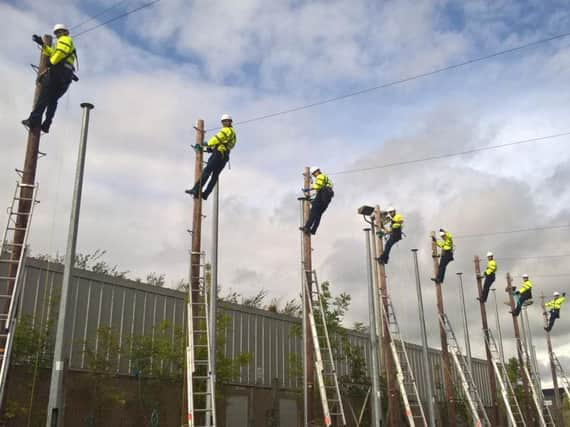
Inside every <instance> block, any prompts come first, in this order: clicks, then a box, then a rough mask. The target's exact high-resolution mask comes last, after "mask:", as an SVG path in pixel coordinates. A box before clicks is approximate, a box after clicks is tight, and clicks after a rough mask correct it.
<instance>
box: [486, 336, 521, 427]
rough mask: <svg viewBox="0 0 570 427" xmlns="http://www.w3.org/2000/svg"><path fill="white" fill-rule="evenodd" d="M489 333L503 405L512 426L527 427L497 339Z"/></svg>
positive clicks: (492, 359) (489, 342)
mask: <svg viewBox="0 0 570 427" xmlns="http://www.w3.org/2000/svg"><path fill="white" fill-rule="evenodd" d="M487 332H488V334H489V339H488V340H487V344H488V346H489V351H490V353H491V363H492V364H493V369H494V371H495V376H496V377H497V381H498V382H499V386H500V387H501V396H502V397H503V403H504V404H505V409H506V411H507V417H508V419H509V421H510V425H511V426H513V427H526V422H525V420H524V416H523V413H522V410H521V407H520V405H519V402H518V400H517V396H516V394H515V390H514V388H513V385H512V383H511V381H510V379H509V375H508V373H507V368H506V367H505V364H504V362H503V360H502V359H501V353H500V352H499V349H498V347H497V343H496V342H495V338H494V337H493V334H492V333H491V331H490V330H489V329H488V330H487Z"/></svg>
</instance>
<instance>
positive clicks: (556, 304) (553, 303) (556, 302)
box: [544, 295, 566, 310]
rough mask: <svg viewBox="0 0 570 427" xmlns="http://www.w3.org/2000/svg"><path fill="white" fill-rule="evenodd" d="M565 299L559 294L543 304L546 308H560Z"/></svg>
mask: <svg viewBox="0 0 570 427" xmlns="http://www.w3.org/2000/svg"><path fill="white" fill-rule="evenodd" d="M565 299H566V298H565V297H563V296H562V295H561V296H559V297H556V298H552V299H551V300H550V301H548V302H547V303H546V304H544V306H545V307H546V308H550V309H553V310H560V308H561V307H562V304H564V300H565Z"/></svg>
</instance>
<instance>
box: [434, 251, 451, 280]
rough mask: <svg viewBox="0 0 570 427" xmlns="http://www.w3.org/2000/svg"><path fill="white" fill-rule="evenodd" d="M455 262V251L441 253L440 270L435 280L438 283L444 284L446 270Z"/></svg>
mask: <svg viewBox="0 0 570 427" xmlns="http://www.w3.org/2000/svg"><path fill="white" fill-rule="evenodd" d="M451 261H453V251H445V250H444V251H441V258H440V259H439V268H438V269H437V277H436V278H435V282H436V283H443V279H444V278H445V269H446V268H447V264H449V263H450V262H451Z"/></svg>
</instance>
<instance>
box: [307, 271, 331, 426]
mask: <svg viewBox="0 0 570 427" xmlns="http://www.w3.org/2000/svg"><path fill="white" fill-rule="evenodd" d="M310 274H311V273H310V272H308V271H305V292H307V295H308V296H309V298H307V300H308V301H309V326H310V328H311V335H312V336H313V337H312V338H313V347H314V350H315V367H316V371H317V372H316V374H317V382H318V385H319V393H320V396H321V405H322V407H323V417H324V420H325V425H326V426H327V427H329V426H331V425H332V423H331V416H330V409H329V404H328V401H327V391H326V387H325V381H324V378H323V368H324V365H323V360H322V357H321V348H320V345H319V337H318V333H317V325H316V322H315V313H314V311H313V300H312V294H311V289H310V288H309V283H308V280H307V279H308V278H309V277H311V276H310Z"/></svg>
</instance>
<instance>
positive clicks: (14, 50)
mask: <svg viewBox="0 0 570 427" xmlns="http://www.w3.org/2000/svg"><path fill="white" fill-rule="evenodd" d="M143 3H144V2H143V1H141V0H130V1H120V2H117V1H116V0H102V1H95V0H90V1H89V2H87V1H75V2H70V1H66V0H54V1H52V2H50V3H49V4H48V3H45V4H44V3H41V2H36V1H31V0H18V1H17V2H16V1H6V0H4V1H3V2H1V3H0V15H1V16H2V17H3V25H2V27H1V28H0V37H1V38H2V40H4V41H5V42H4V43H3V48H2V50H1V51H0V67H1V69H2V73H3V77H4V79H3V80H4V81H5V82H8V83H9V84H6V85H5V86H4V88H3V90H2V93H1V95H0V135H1V138H2V141H3V150H2V155H1V156H0V166H1V168H0V171H1V172H0V201H1V200H4V203H5V204H6V205H7V204H8V203H9V200H10V197H11V195H12V192H13V188H14V183H15V181H16V175H15V174H14V172H13V171H14V168H21V167H22V165H23V155H24V148H25V141H26V133H25V131H24V129H23V128H22V126H21V125H20V124H19V121H20V120H21V119H23V118H25V117H26V116H27V114H28V113H29V110H30V102H31V99H32V95H33V81H34V75H33V73H32V71H31V69H30V67H29V64H30V63H35V62H37V59H38V51H37V49H36V47H35V46H34V44H33V43H32V42H31V34H33V33H48V32H49V31H50V29H51V27H52V25H53V24H54V23H56V22H63V23H66V24H67V25H69V26H72V27H73V28H72V35H74V34H77V37H76V38H75V43H76V45H77V48H78V52H79V57H80V72H79V74H80V77H81V81H80V82H79V83H77V84H74V85H73V86H72V87H71V89H70V91H69V93H68V94H67V95H65V96H64V97H63V98H62V99H61V100H60V105H59V110H58V114H57V117H56V121H55V124H54V126H53V128H52V129H53V130H52V132H51V133H50V134H49V135H47V136H45V137H43V138H42V146H41V148H42V150H43V151H45V152H46V153H47V156H46V157H45V158H43V159H41V160H40V163H39V169H38V181H39V183H40V187H41V188H40V199H41V204H40V205H39V208H38V209H37V211H36V212H37V215H36V216H35V218H34V223H33V228H32V234H31V237H30V244H31V246H32V250H33V251H34V253H51V254H54V253H56V252H59V253H63V252H64V251H65V239H66V234H67V226H68V221H69V207H70V203H71V190H72V186H73V177H74V168H75V163H76V156H77V142H78V139H79V128H80V117H81V110H80V107H79V103H80V102H83V101H90V102H92V103H93V104H94V105H95V110H93V112H92V122H91V128H90V134H89V143H88V154H87V156H88V157H87V165H86V175H85V186H84V193H83V204H82V212H81V214H82V215H81V223H80V234H79V242H78V250H79V251H80V252H83V253H89V252H92V251H94V250H96V249H105V250H107V251H108V252H107V257H106V261H107V262H108V263H110V264H112V265H118V266H119V268H120V269H121V270H129V271H130V272H131V273H130V275H131V277H144V276H146V274H147V273H149V272H158V273H164V274H166V279H167V282H168V283H174V282H176V281H178V280H179V279H181V278H184V277H185V276H186V272H187V268H188V253H187V250H188V246H189V236H188V234H187V232H186V229H187V228H188V227H189V225H190V224H189V220H190V218H191V209H192V203H191V199H189V198H188V197H187V196H185V194H184V189H185V188H187V187H188V186H189V184H190V181H191V177H192V176H193V165H194V155H193V151H192V150H191V149H190V148H189V147H190V144H192V143H193V141H194V131H193V125H194V123H195V121H196V119H198V118H203V119H204V120H205V121H206V126H207V127H208V128H213V127H216V126H217V125H218V120H219V116H220V115H221V114H222V113H225V112H228V113H231V114H232V115H233V116H234V119H235V121H236V122H237V124H236V126H235V127H236V132H237V135H238V145H237V147H236V149H235V151H234V152H233V153H232V160H231V170H225V171H224V173H223V177H222V182H221V189H222V190H221V191H222V195H221V224H220V232H221V241H220V263H221V264H220V282H221V285H222V286H223V288H224V289H226V290H228V289H230V288H231V289H232V290H235V291H238V292H240V293H242V294H244V295H252V294H254V293H256V292H257V291H258V290H260V289H262V288H263V289H266V290H267V291H268V293H269V296H270V297H271V298H273V297H276V298H281V299H282V300H283V301H284V300H286V299H289V298H292V297H295V296H296V295H297V293H298V289H299V286H300V285H299V257H300V251H299V249H300V245H299V232H298V230H297V227H298V225H299V206H298V202H297V201H296V197H297V196H298V195H299V189H300V188H301V187H302V176H301V173H302V171H303V167H304V166H308V165H318V166H320V167H321V168H322V169H323V171H324V172H325V173H329V174H330V177H331V179H332V180H333V182H334V184H335V193H336V195H335V198H334V200H333V202H332V204H331V206H330V208H329V211H327V213H326V215H325V217H324V220H323V222H322V226H321V228H320V230H319V233H318V235H317V236H316V238H315V239H313V246H314V252H313V257H314V258H313V259H314V265H315V266H316V268H317V270H318V273H319V277H320V278H321V279H322V280H325V279H326V280H329V281H331V282H332V284H333V288H334V290H335V291H336V292H348V293H350V294H351V295H352V297H353V306H352V310H351V312H350V313H349V316H348V319H347V323H348V324H350V323H352V322H353V321H364V322H367V287H366V286H367V285H366V270H365V259H364V235H363V232H362V228H363V221H362V218H361V217H359V216H358V215H357V214H356V209H357V208H358V207H359V206H360V205H362V204H376V203H379V204H380V205H382V206H387V205H394V206H396V207H397V209H398V210H399V211H400V212H401V213H402V214H403V215H404V217H405V219H406V226H405V231H406V233H407V237H406V238H405V239H404V240H403V241H402V242H400V243H399V244H398V246H397V247H396V248H395V249H394V251H393V255H392V259H391V263H390V265H389V266H388V268H387V273H388V280H389V282H388V286H389V289H390V293H391V295H392V299H393V302H394V304H395V308H396V312H397V314H399V318H400V322H401V326H402V329H403V332H404V334H405V335H406V337H408V338H409V339H410V340H412V341H416V342H419V328H418V322H417V306H416V304H417V301H416V291H415V282H414V278H413V269H412V263H411V261H412V259H411V252H410V249H411V248H418V249H419V257H420V263H421V265H420V267H421V273H422V285H423V292H424V300H425V309H426V315H427V316H428V320H429V321H428V332H429V335H430V345H433V346H436V347H437V346H439V339H438V329H437V323H436V321H435V315H434V313H435V293H434V290H433V285H432V283H431V281H429V277H431V273H432V271H431V257H430V254H429V244H430V243H429V232H430V230H433V229H437V228H439V227H445V228H447V229H449V230H450V231H451V232H452V233H453V234H454V235H455V236H457V239H456V243H457V250H456V255H455V258H456V260H455V262H454V263H453V264H451V265H450V267H449V269H448V277H447V281H446V283H445V284H444V294H445V304H446V307H447V311H448V314H449V316H450V319H451V321H452V322H453V324H454V325H455V329H456V332H457V335H458V336H459V337H460V338H461V339H463V332H462V328H461V317H460V316H461V315H460V303H459V296H458V295H459V294H458V280H457V277H456V275H455V273H456V272H464V273H465V275H464V284H465V292H466V304H467V311H468V317H469V321H470V334H471V337H472V347H473V353H474V355H475V356H483V354H484V347H483V341H482V333H481V326H480V320H479V314H478V313H479V307H478V305H477V304H476V301H475V300H474V298H475V295H476V291H475V281H474V274H473V262H472V260H473V256H474V255H476V254H478V255H484V254H485V253H486V252H487V251H488V250H492V251H494V252H495V253H496V255H497V258H498V259H499V273H498V280H497V283H496V288H497V301H498V303H499V318H500V322H501V326H502V329H503V335H504V337H505V348H506V352H507V354H508V355H514V345H513V339H512V336H513V328H512V322H511V317H510V316H509V315H508V313H507V311H506V310H507V309H506V307H505V306H504V305H503V301H504V300H505V296H506V294H505V292H504V287H505V274H506V272H508V271H509V272H511V273H513V275H515V276H516V279H515V280H516V283H518V282H519V281H520V274H522V273H524V272H527V273H529V274H530V275H531V279H533V280H534V283H535V296H539V295H540V293H541V292H544V293H545V294H547V295H550V294H551V293H552V292H553V291H554V290H560V291H562V290H565V289H568V288H569V286H568V279H569V277H570V267H568V266H567V263H568V257H564V256H562V257H552V256H554V255H567V254H570V244H569V243H568V237H569V231H570V229H568V228H558V229H551V230H542V231H531V232H517V233H508V234H503V233H496V234H488V235H486V236H478V237H477V236H476V237H464V238H461V236H472V235H481V234H485V233H495V232H502V231H509V230H520V229H524V228H535V227H545V226H552V225H568V224H569V221H568V213H569V210H568V204H569V202H570V193H569V192H568V191H567V189H566V183H567V182H568V178H570V173H569V170H570V169H569V166H570V151H569V150H568V148H567V147H568V143H569V142H570V137H568V136H566V137H558V138H553V139H547V140H544V141H542V142H534V143H528V144H521V145H515V146H511V147H505V148H501V149H497V150H491V151H482V152H476V153H474V154H470V155H463V156H457V157H448V158H444V159H441V160H431V161H425V162H417V163H413V164H409V165H402V166H394V167H389V168H381V169H371V170H368V171H360V172H359V171H358V169H362V168H371V167H375V166H380V165H385V164H388V163H393V162H402V161H409V160H414V159H422V158H425V157H430V156H439V155H442V154H449V153H457V152H461V151H465V150H470V149H473V148H479V147H486V146H489V145H496V144H504V143H509V142H514V141H519V140H526V139H529V138H536V137H543V136H549V135H553V134H558V133H564V132H568V131H570V127H569V125H568V114H567V106H568V104H569V103H570V96H569V91H568V84H567V76H568V72H569V71H570V49H569V47H570V37H564V38H559V39H556V40H554V41H551V42H548V43H541V44H538V45H535V46H533V47H529V48H526V49H522V50H518V51H515V52H513V53H509V54H506V55H501V56H497V57H494V58H492V59H490V60H487V61H484V62H478V63H475V64H471V65H468V66H464V67H460V68H455V69H452V70H450V71H447V72H443V73H439V74H436V75H432V76H428V77H425V78H420V79H416V80H413V81H409V82H406V83H403V84H397V85H393V86H390V87H387V88H384V89H379V90H375V91H369V92H366V93H364V94H361V95H359V96H354V97H349V98H344V99H341V100H339V101H336V102H331V103H327V104H325V105H321V106H316V107H314V108H308V109H304V110H301V111H297V112H293V113H290V114H283V115H278V116H274V117H271V118H268V119H260V120H255V121H249V120H250V119H255V118H259V117H261V116H264V115H267V114H271V113H275V112H279V111H284V110H289V109H292V108H295V107H299V106H303V105H307V104H312V103H315V102H318V101H321V100H324V99H328V98H332V97H337V96H341V95H344V94H346V93H351V92H357V91H359V90H362V89H365V88H369V87H374V86H378V85H382V84H384V83H388V82H392V81H397V80H400V79H403V78H406V77H410V76H414V75H418V74H422V73H426V72H429V71H431V70H434V69H439V68H442V67H446V66H449V65H453V64H457V63H461V62H464V61H466V60H469V59H472V58H477V57H481V56H485V55H489V54H492V53H494V52H498V51H502V50H506V49H509V48H513V47H517V46H520V45H524V44H527V43H530V42H533V41H535V40H540V39H545V38H549V37H552V36H555V35H558V34H562V33H566V32H568V31H569V28H570V13H569V12H568V8H567V2H566V1H564V0H551V1H549V2H543V1H539V0H527V1H505V0H493V1H490V0H488V1H484V0H473V1H470V2H462V1H446V0H425V1H424V0H420V1H418V0H391V1H386V2H375V1H368V0H359V1H357V2H355V1H343V0H339V1H337V0H328V1H317V0H314V1H304V0H284V1H280V2H271V5H270V6H269V4H268V3H267V2H264V1H262V0H241V1H239V2H229V1H220V0H207V1H206V0H199V1H188V0H161V1H160V2H158V3H156V4H154V5H153V6H151V7H149V8H146V9H144V10H141V11H140V12H137V13H134V14H132V15H129V16H128V17H127V18H125V19H121V20H118V21H116V22H115V23H113V24H110V25H108V26H104V27H101V28H98V29H95V30H93V31H90V32H87V33H85V34H80V33H81V32H82V31H86V30H89V29H90V28H92V27H94V26H95V25H97V24H98V23H99V22H102V21H105V20H107V19H109V18H112V17H113V16H117V15H119V14H120V13H122V12H125V11H128V10H133V9H135V8H136V7H138V6H140V5H141V4H143ZM112 5H116V7H115V8H113V9H112V10H110V11H109V12H108V13H106V14H104V15H101V16H99V17H97V19H95V20H91V21H89V22H85V21H87V20H88V19H89V18H90V17H92V16H94V15H97V14H99V13H100V12H101V11H103V10H105V9H106V8H108V7H110V6H112ZM79 24H82V25H79ZM77 25H79V26H77ZM243 121H248V122H247V123H243V124H241V125H240V124H239V122H243ZM355 170H356V171H355ZM347 171H352V173H345V172H347ZM210 209H211V201H208V202H207V203H206V214H207V215H208V216H207V217H206V219H205V221H204V233H205V242H206V250H207V251H209V244H210V229H211V222H210V215H209V213H210ZM4 217H5V215H4V216H3V217H2V218H4ZM3 221H4V222H5V218H4V219H3ZM539 256H548V257H546V258H528V257H539ZM502 258H504V259H502ZM491 301H492V299H491ZM537 302H538V299H537ZM488 308H491V310H489V311H490V313H493V311H494V307H493V306H492V305H489V306H488ZM566 309H567V310H568V308H566ZM529 318H530V323H531V326H532V329H533V332H534V344H535V347H536V352H537V354H538V357H539V359H540V362H541V363H542V367H541V371H542V373H543V377H544V378H545V383H548V382H549V380H548V369H547V365H546V363H547V359H546V343H545V339H544V333H543V331H542V317H541V310H540V309H539V307H538V303H535V305H534V306H532V307H531V308H530V309H529ZM489 321H490V323H491V324H492V325H494V322H495V320H494V316H490V318H489ZM569 322H570V316H568V315H565V314H564V313H562V319H560V320H559V321H558V323H557V326H556V328H555V330H554V333H553V341H554V347H555V349H556V351H557V352H558V354H559V356H561V360H562V362H563V364H565V365H566V366H567V369H569V370H570V356H569V355H570V345H568V344H566V343H567V342H568V334H567V331H568V326H569V325H570V323H569ZM493 327H494V326H493Z"/></svg>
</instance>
